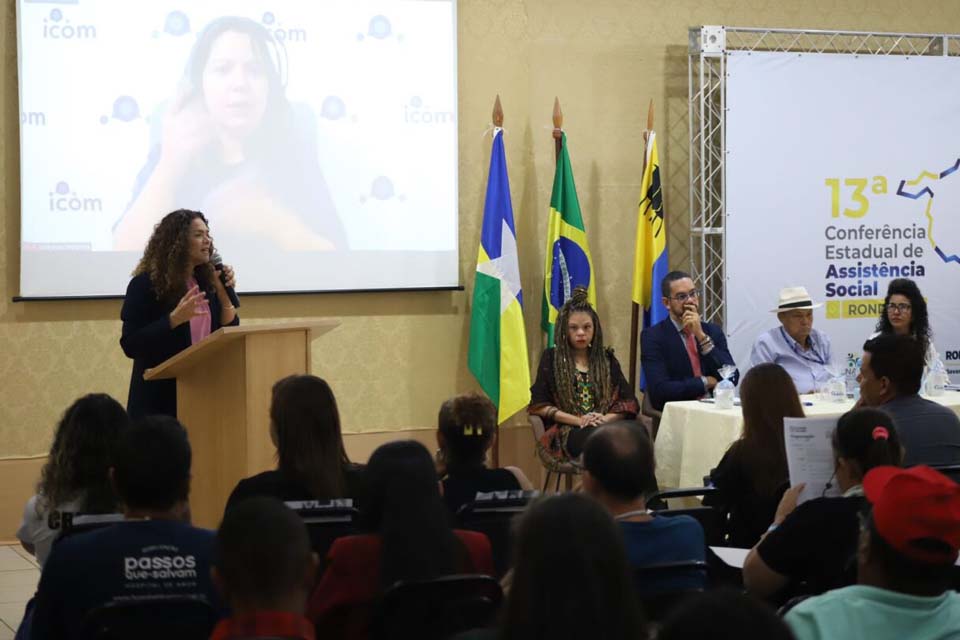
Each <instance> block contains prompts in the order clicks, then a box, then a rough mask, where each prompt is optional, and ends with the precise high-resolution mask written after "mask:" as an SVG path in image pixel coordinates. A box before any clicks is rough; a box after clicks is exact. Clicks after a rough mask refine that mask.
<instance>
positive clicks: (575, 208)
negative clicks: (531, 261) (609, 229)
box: [540, 133, 597, 345]
mask: <svg viewBox="0 0 960 640" xmlns="http://www.w3.org/2000/svg"><path fill="white" fill-rule="evenodd" d="M562 135H563V137H562V139H561V144H560V154H559V155H558V157H557V172H556V173H555V174H554V176H553V194H552V195H551V196H550V217H549V219H548V220H547V250H546V264H545V265H544V268H543V279H544V282H543V308H542V314H541V320H540V326H541V328H542V329H543V331H544V332H546V334H547V344H548V345H552V344H553V341H554V325H555V324H556V322H557V315H558V314H559V313H560V307H562V306H563V303H564V302H566V301H567V300H568V299H569V298H570V296H571V295H572V294H573V290H574V288H576V287H585V288H586V289H587V299H588V300H589V301H590V304H591V305H593V307H594V308H596V306H597V288H596V282H595V281H596V278H594V276H593V259H592V258H591V257H590V246H589V245H588V244H587V231H586V227H584V224H583V216H582V215H581V213H580V201H579V200H577V186H576V184H574V182H573V167H572V166H571V165H570V155H569V154H568V153H567V134H566V133H564V134H562Z"/></svg>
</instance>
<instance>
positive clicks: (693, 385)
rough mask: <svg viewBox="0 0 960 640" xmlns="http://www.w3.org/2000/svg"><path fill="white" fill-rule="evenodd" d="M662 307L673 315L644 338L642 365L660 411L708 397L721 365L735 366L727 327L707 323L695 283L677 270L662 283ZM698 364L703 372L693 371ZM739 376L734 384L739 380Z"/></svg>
mask: <svg viewBox="0 0 960 640" xmlns="http://www.w3.org/2000/svg"><path fill="white" fill-rule="evenodd" d="M662 290H663V304H664V306H666V307H667V308H668V309H669V311H670V315H669V316H668V317H667V319H666V320H663V321H662V322H659V323H658V324H655V325H654V326H652V327H650V328H648V329H644V330H643V332H642V333H641V334H640V361H641V365H642V367H643V375H644V380H645V382H646V392H647V393H648V394H650V402H651V404H652V405H653V407H654V408H655V409H657V410H662V409H663V405H664V404H666V403H667V402H671V401H674V400H695V399H697V398H700V397H703V396H705V395H708V394H709V392H710V391H711V390H713V387H714V386H716V384H717V382H719V381H720V380H721V376H720V367H722V366H723V365H727V364H729V365H734V362H733V357H732V356H731V355H730V351H729V349H728V348H727V338H726V336H724V334H723V329H721V328H720V327H719V326H718V325H715V324H712V323H710V322H702V321H701V320H700V315H699V296H698V294H697V291H696V289H695V288H694V286H693V280H692V279H691V278H690V276H689V275H687V274H686V273H683V272H682V271H672V272H670V273H668V274H667V275H666V277H665V278H664V279H663V283H662ZM694 363H696V367H697V369H699V371H694V366H695V364H694ZM739 375H740V374H739V372H737V373H736V374H734V376H733V378H732V381H733V383H734V384H736V383H737V380H738V379H739Z"/></svg>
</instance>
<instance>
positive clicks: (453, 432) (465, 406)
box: [437, 393, 497, 471]
mask: <svg viewBox="0 0 960 640" xmlns="http://www.w3.org/2000/svg"><path fill="white" fill-rule="evenodd" d="M496 429H497V408H496V407H495V406H494V405H493V403H492V402H490V400H488V399H487V398H486V397H484V396H482V395H480V394H478V393H465V394H461V395H459V396H454V397H453V398H450V399H449V400H447V401H446V402H444V403H443V404H442V405H440V415H439V416H438V417H437V441H438V444H439V445H440V450H441V451H442V452H443V454H444V458H445V460H446V466H447V471H456V470H457V469H461V468H468V467H478V466H483V463H484V459H485V458H486V455H487V451H488V450H489V449H490V447H491V445H492V444H493V439H494V436H495V434H496Z"/></svg>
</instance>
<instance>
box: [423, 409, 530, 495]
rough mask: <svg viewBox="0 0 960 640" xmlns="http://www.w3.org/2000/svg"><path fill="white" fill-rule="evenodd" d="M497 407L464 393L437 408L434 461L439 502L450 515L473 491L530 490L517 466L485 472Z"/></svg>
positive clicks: (494, 433) (494, 438)
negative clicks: (438, 468)
mask: <svg viewBox="0 0 960 640" xmlns="http://www.w3.org/2000/svg"><path fill="white" fill-rule="evenodd" d="M496 432H497V408H496V407H495V406H493V403H492V402H490V400H488V399H487V398H485V397H483V396H481V395H479V394H476V393H466V394H463V395H459V396H455V397H453V398H450V399H449V400H447V401H446V402H444V403H443V404H442V405H441V406H440V415H439V417H438V418H437V444H438V445H439V447H440V451H439V455H438V458H439V460H438V462H439V464H440V466H441V467H442V469H443V474H444V475H443V477H442V478H441V483H442V485H443V501H444V502H445V503H446V505H447V507H448V508H449V509H450V511H451V513H454V514H455V513H456V512H457V510H458V509H460V507H462V506H463V505H465V504H467V503H468V502H473V499H474V497H475V496H476V495H477V492H479V491H482V492H489V491H519V490H523V491H530V490H532V489H533V485H532V484H530V480H528V479H527V476H526V475H525V474H524V473H523V471H521V470H520V469H519V468H517V467H503V468H500V469H488V468H487V466H486V458H487V452H488V451H489V450H490V447H492V446H493V443H494V442H495V440H496V436H497V433H496Z"/></svg>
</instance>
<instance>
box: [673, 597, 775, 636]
mask: <svg viewBox="0 0 960 640" xmlns="http://www.w3.org/2000/svg"><path fill="white" fill-rule="evenodd" d="M657 640H793V633H791V631H790V629H789V628H788V627H787V625H786V624H785V623H784V622H783V620H781V619H780V618H779V617H778V616H777V614H776V612H774V610H773V609H772V608H771V607H770V606H769V605H767V604H765V603H764V602H761V601H759V600H756V599H754V598H752V597H750V596H748V595H746V594H744V593H741V592H739V591H735V590H733V589H718V590H716V591H707V592H705V593H701V594H697V595H694V596H691V597H690V598H689V599H687V600H686V601H685V602H683V603H682V604H681V605H679V606H678V607H677V608H676V609H674V610H673V611H672V612H671V613H670V614H669V615H668V616H667V617H666V619H665V620H664V621H663V627H662V628H661V629H660V632H659V633H658V634H657Z"/></svg>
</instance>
